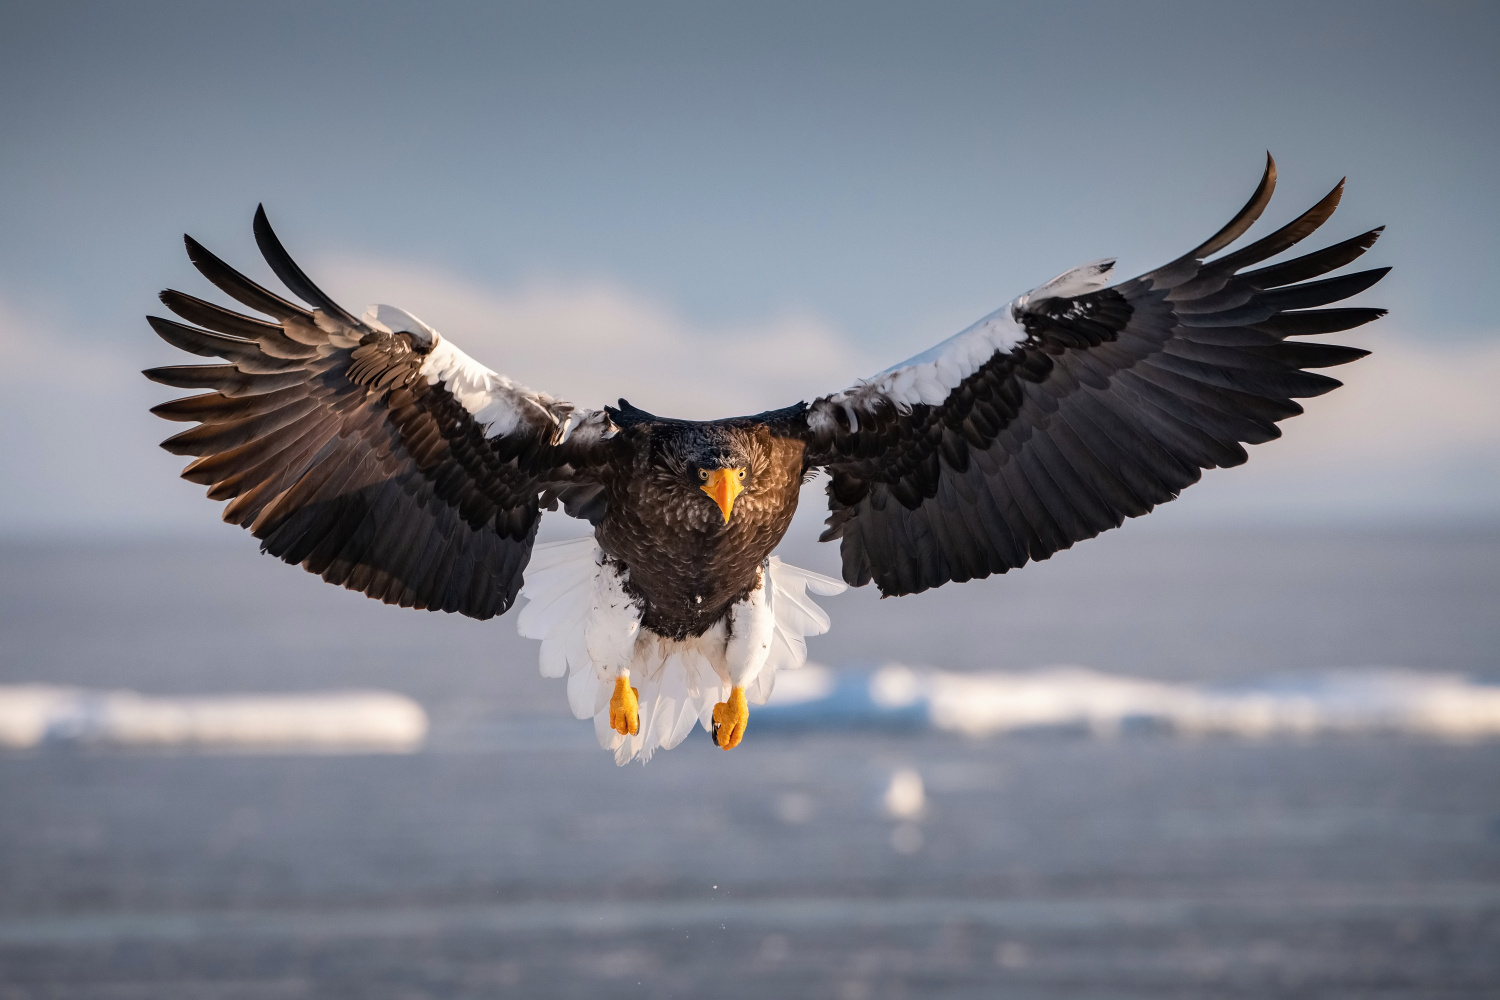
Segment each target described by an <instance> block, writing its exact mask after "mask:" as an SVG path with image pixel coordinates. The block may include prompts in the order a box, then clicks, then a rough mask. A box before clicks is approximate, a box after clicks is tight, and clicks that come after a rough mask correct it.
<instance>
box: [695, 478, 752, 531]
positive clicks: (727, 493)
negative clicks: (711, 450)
mask: <svg viewBox="0 0 1500 1000" xmlns="http://www.w3.org/2000/svg"><path fill="white" fill-rule="evenodd" d="M744 477H745V470H744V469H714V470H713V471H712V472H710V473H709V474H708V479H706V480H705V481H704V483H703V485H702V486H700V487H698V488H699V489H700V490H702V491H703V492H704V493H707V494H708V495H709V496H710V497H712V498H713V501H714V503H716V504H718V505H719V509H720V510H721V511H723V512H724V523H725V524H728V523H729V512H730V511H731V510H733V509H734V498H735V497H737V496H739V495H740V491H741V490H743V489H744V488H745V486H744V482H745V478H744Z"/></svg>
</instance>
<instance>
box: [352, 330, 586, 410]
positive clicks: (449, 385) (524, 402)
mask: <svg viewBox="0 0 1500 1000" xmlns="http://www.w3.org/2000/svg"><path fill="white" fill-rule="evenodd" d="M360 319H361V321H362V322H363V323H364V324H365V325H367V326H369V327H371V328H373V329H376V330H380V331H383V332H385V333H406V334H410V335H411V337H412V339H413V341H414V342H415V343H417V344H418V345H419V346H421V347H425V348H427V351H428V353H427V357H426V358H425V359H424V360H423V362H422V368H421V371H422V375H423V377H424V378H426V379H427V384H428V385H437V384H439V383H441V384H442V385H443V387H444V388H445V389H447V390H448V392H449V394H451V395H452V396H453V398H454V399H456V400H458V403H459V405H460V406H462V407H463V408H464V409H465V410H467V411H468V413H469V415H470V416H471V417H473V418H474V421H475V422H476V423H478V424H479V425H480V426H481V427H483V428H484V433H485V436H486V437H504V436H505V435H507V434H513V433H515V431H516V430H517V429H518V428H520V427H522V426H525V427H530V428H535V429H544V428H545V429H550V431H551V433H552V435H553V436H554V437H556V436H557V435H559V434H561V432H562V427H563V424H564V422H565V421H566V420H567V418H568V416H569V414H570V413H571V412H572V409H573V407H572V406H571V405H569V404H568V403H565V402H563V401H562V400H560V399H556V398H554V397H552V396H549V395H547V394H546V393H544V392H537V391H536V390H535V389H529V388H527V387H526V386H524V385H522V384H521V383H519V382H517V381H515V380H513V379H509V378H506V377H505V376H504V375H501V374H500V373H499V372H494V371H491V370H490V369H488V368H486V367H485V366H484V365H482V364H480V363H479V362H478V361H475V360H474V359H473V358H471V357H469V356H468V355H467V354H465V353H464V352H463V351H461V350H460V349H459V348H458V346H457V345H455V344H454V343H453V342H452V341H451V340H448V339H447V338H446V337H443V336H442V335H441V334H439V333H438V332H437V331H436V330H434V329H433V328H432V327H430V326H428V325H427V324H426V323H424V322H422V321H421V320H420V319H418V318H417V317H415V316H413V315H412V314H411V313H409V312H407V311H406V310H405V309H398V308H397V307H395V306H388V305H383V304H382V305H373V306H370V307H369V308H368V309H366V310H365V313H364V315H363V316H362V317H360Z"/></svg>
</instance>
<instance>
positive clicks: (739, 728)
mask: <svg viewBox="0 0 1500 1000" xmlns="http://www.w3.org/2000/svg"><path fill="white" fill-rule="evenodd" d="M749 723H750V706H749V704H748V703H746V701H745V689H744V688H742V687H733V688H730V689H729V700H728V701H721V702H719V703H718V704H717V705H715V706H714V732H713V737H714V746H716V747H718V748H719V749H720V750H733V749H734V748H735V747H737V746H739V745H740V740H742V739H744V738H745V727H746V726H747V725H749Z"/></svg>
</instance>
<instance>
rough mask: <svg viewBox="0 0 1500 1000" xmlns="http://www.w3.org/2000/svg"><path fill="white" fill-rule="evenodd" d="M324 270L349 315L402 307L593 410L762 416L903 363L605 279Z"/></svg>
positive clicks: (799, 328)
mask: <svg viewBox="0 0 1500 1000" xmlns="http://www.w3.org/2000/svg"><path fill="white" fill-rule="evenodd" d="M317 273H318V274H319V275H320V278H319V280H320V281H322V282H323V284H324V287H326V288H337V289H339V291H338V293H337V295H338V297H340V298H346V297H347V298H349V299H350V301H348V302H344V303H343V304H344V305H345V307H346V308H348V309H350V310H351V311H361V310H362V309H363V307H364V306H365V305H367V304H369V303H374V302H385V303H389V304H391V305H396V306H400V307H401V308H403V309H407V310H409V311H410V312H412V313H414V314H416V315H417V316H419V317H421V318H422V319H423V320H424V321H425V322H427V323H428V324H430V325H431V326H433V327H435V328H436V329H437V330H438V331H439V332H441V333H442V334H443V335H444V336H446V337H450V338H451V339H452V340H453V341H454V342H455V343H457V344H458V345H459V346H461V347H462V348H463V349H464V350H465V351H466V352H467V353H469V354H470V355H472V356H473V357H475V358H477V359H478V360H479V361H481V362H483V363H484V364H486V365H488V366H489V367H491V368H493V369H495V370H496V371H501V372H504V373H505V374H507V375H509V376H510V377H512V378H515V379H518V380H520V381H521V382H523V383H525V384H527V385H530V386H532V387H533V388H537V389H542V390H545V391H547V392H550V393H552V394H554V395H560V396H562V397H563V398H565V399H568V400H571V401H573V402H575V403H577V404H579V405H581V406H587V407H597V406H601V405H603V404H605V403H613V402H614V401H615V400H616V399H618V398H619V397H621V396H624V397H625V398H627V399H629V400H630V401H631V402H632V403H634V404H635V405H637V406H640V407H642V408H643V409H646V410H651V411H652V412H657V413H663V414H668V415H671V416H677V417H684V418H687V419H693V420H705V419H712V418H714V417H723V416H729V415H734V414H741V413H758V412H760V411H762V410H767V409H774V408H776V407H780V406H786V405H789V404H791V403H795V402H797V401H798V400H799V399H807V400H811V399H813V398H815V397H817V396H820V395H824V394H826V393H829V392H835V391H837V390H839V389H843V388H845V387H847V386H849V385H851V384H852V383H853V382H854V381H855V380H856V379H857V378H860V377H863V376H867V375H870V374H873V373H874V372H876V371H879V370H880V369H882V368H885V367H886V366H887V365H889V364H890V363H891V361H894V360H897V359H894V358H892V359H888V360H879V359H877V358H876V357H874V356H873V355H872V354H871V353H869V352H867V351H864V350H862V349H861V348H860V347H859V346H858V345H857V344H855V343H854V342H853V341H852V340H851V339H850V338H848V337H846V336H844V335H843V334H841V333H840V332H839V331H838V330H836V329H835V328H833V327H832V326H831V325H830V324H828V323H826V322H823V321H821V320H819V319H817V318H816V317H813V316H810V315H807V314H806V313H798V312H788V313H785V314H783V315H779V316H773V317H771V318H769V319H766V320H763V321H758V322H747V323H743V324H738V325H731V326H725V327H718V328H708V329H704V328H700V327H696V326H694V325H693V324H691V323H689V322H688V321H687V320H686V319H684V318H683V317H682V316H681V315H680V314H678V313H677V312H675V311H674V310H672V309H671V308H670V307H668V306H666V305H664V304H662V303H660V302H656V301H653V300H651V299H649V298H646V297H645V296H642V295H639V294H637V293H634V292H632V291H630V290H628V289H625V288H622V287H620V286H618V285H615V284H611V283H608V282H582V283H571V284H569V283H562V282H556V281H539V282H535V283H533V284H530V285H527V286H525V287H522V288H519V289H513V290H496V289H486V288H480V287H477V286H475V285H472V284H469V283H466V282H463V281H460V280H458V279H455V278H452V277H449V276H445V275H440V274H434V273H432V272H429V271H422V270H419V269H414V268H408V267H403V266H401V265H398V264H394V263H391V262H388V261H379V260H360V259H335V260H332V261H328V262H325V263H324V264H322V265H321V266H320V267H319V269H318V272H317ZM356 303H357V305H358V309H356Z"/></svg>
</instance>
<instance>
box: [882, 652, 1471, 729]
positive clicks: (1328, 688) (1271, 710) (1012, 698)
mask: <svg viewBox="0 0 1500 1000" xmlns="http://www.w3.org/2000/svg"><path fill="white" fill-rule="evenodd" d="M869 696H870V700H871V702H873V703H874V705H875V706H877V707H878V708H883V709H900V708H910V707H912V706H916V705H918V704H919V703H925V704H926V709H927V716H928V720H929V722H930V723H931V725H933V726H934V727H935V728H938V729H945V730H952V731H956V732H960V733H964V734H967V735H972V736H985V735H990V734H994V733H1002V732H1007V731H1014V730H1022V729H1035V728H1041V727H1053V726H1077V727H1084V728H1087V729H1088V730H1090V731H1091V732H1093V733H1095V734H1098V735H1111V734H1114V733H1116V732H1119V731H1120V730H1121V728H1122V727H1125V726H1129V725H1132V724H1140V723H1145V724H1147V725H1157V726H1162V727H1164V728H1168V729H1171V730H1174V731H1177V732H1181V733H1202V734H1222V735H1230V736H1242V737H1251V738H1255V737H1270V736H1287V735H1293V736H1296V735H1308V736H1311V735H1320V734H1335V733H1399V734H1407V735H1416V736H1431V737H1439V738H1445V739H1459V740H1464V739H1485V738H1493V737H1496V736H1500V685H1495V684H1485V683H1482V682H1479V681H1476V680H1474V679H1472V678H1469V677H1467V676H1464V675H1461V674H1446V673H1421V672H1418V671H1412V670H1397V669H1385V670H1347V671H1334V672H1327V673H1316V674H1305V675H1299V676H1291V677H1279V678H1271V679H1269V680H1264V681H1261V682H1259V683H1256V684H1253V685H1238V686H1234V687H1227V686H1225V687H1216V686H1208V685H1190V684H1170V683H1165V682H1162V681H1150V680H1141V679H1138V678H1133V677H1122V676H1119V675H1112V674H1106V673H1100V672H1098V671H1094V670H1089V669H1086V668H1083V667H1056V668H1050V669H1045V670H1037V671H1033V672H1025V673H972V674H958V673H946V672H942V671H931V672H923V671H916V670H912V669H911V668H909V667H904V666H899V665H891V666H887V667H884V668H882V669H881V670H879V671H877V672H876V673H875V674H874V675H873V676H872V677H871V679H870V686H869Z"/></svg>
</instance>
